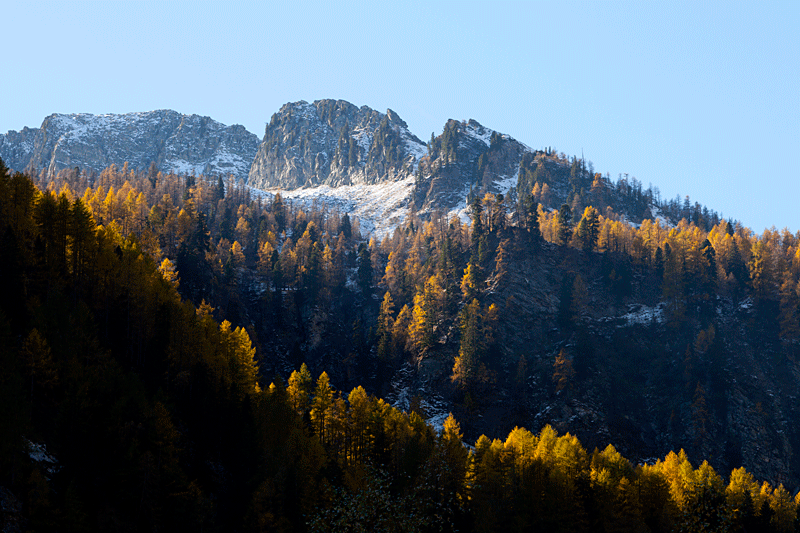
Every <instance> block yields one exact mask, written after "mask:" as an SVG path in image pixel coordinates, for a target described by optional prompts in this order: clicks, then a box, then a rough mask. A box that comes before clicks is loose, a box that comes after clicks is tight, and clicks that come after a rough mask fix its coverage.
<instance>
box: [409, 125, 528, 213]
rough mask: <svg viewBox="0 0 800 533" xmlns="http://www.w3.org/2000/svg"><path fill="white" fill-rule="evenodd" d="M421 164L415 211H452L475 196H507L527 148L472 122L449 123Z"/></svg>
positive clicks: (514, 182) (434, 141)
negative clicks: (471, 193) (480, 194)
mask: <svg viewBox="0 0 800 533" xmlns="http://www.w3.org/2000/svg"><path fill="white" fill-rule="evenodd" d="M430 144H431V146H430V153H429V154H428V155H427V156H426V157H425V158H424V159H423V160H422V162H421V163H420V171H419V172H418V174H417V182H416V184H415V185H416V186H415V198H414V201H415V203H416V206H417V208H418V209H420V210H422V211H430V210H433V209H437V208H438V209H453V208H456V207H457V206H458V205H459V204H463V203H464V202H465V198H466V197H467V195H468V194H469V192H470V190H472V191H473V192H474V193H478V192H492V193H498V192H502V193H505V192H507V191H508V190H509V189H510V188H511V187H514V186H515V185H516V181H517V174H518V173H519V162H520V160H521V159H522V157H523V155H524V154H525V153H526V152H530V151H531V150H530V148H528V147H527V146H525V145H523V144H522V143H520V142H518V141H516V140H514V139H512V138H511V137H509V136H508V135H504V134H501V133H498V132H496V131H494V130H491V129H489V128H485V127H483V126H482V125H480V124H479V123H478V122H476V121H475V120H469V121H465V122H459V121H456V120H452V119H451V120H449V121H448V122H447V124H446V125H445V128H444V131H443V132H442V134H441V135H439V136H438V137H436V138H435V139H433V140H432V142H431V143H430Z"/></svg>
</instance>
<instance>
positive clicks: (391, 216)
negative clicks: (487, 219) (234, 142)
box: [249, 100, 531, 237]
mask: <svg viewBox="0 0 800 533" xmlns="http://www.w3.org/2000/svg"><path fill="white" fill-rule="evenodd" d="M376 139H377V140H376ZM448 143H450V144H448ZM444 145H447V146H444ZM448 146H449V147H450V148H448ZM433 148H434V150H433V153H429V152H428V146H427V145H425V144H423V143H422V142H421V141H419V139H417V137H415V136H413V135H412V134H411V133H410V132H409V131H408V129H407V127H406V124H405V122H403V121H402V120H401V119H400V117H398V116H397V115H396V114H395V113H394V112H393V111H391V110H389V111H388V112H387V114H386V115H383V114H382V113H378V112H376V111H374V110H371V109H369V108H367V107H361V108H357V107H355V106H353V105H351V104H349V103H347V102H342V101H333V100H320V101H317V102H314V103H313V104H309V103H306V102H299V103H295V104H287V105H285V106H283V108H282V109H281V111H280V112H279V113H277V114H276V115H275V116H273V118H272V120H271V122H270V125H269V126H268V127H267V132H266V134H265V137H264V142H262V144H261V147H260V148H259V153H258V156H256V160H255V161H254V162H253V168H252V169H251V172H250V181H249V185H250V186H251V187H252V188H253V190H254V191H258V190H261V191H266V192H267V194H268V195H269V196H272V195H274V194H275V193H276V192H278V191H280V192H281V195H282V196H283V197H284V198H285V199H287V200H290V201H295V202H301V203H303V204H306V205H311V204H312V203H316V204H318V205H322V204H325V205H327V206H329V207H333V208H336V209H339V210H340V211H341V212H347V213H349V214H350V215H353V216H356V217H357V218H358V219H359V222H360V225H361V231H362V233H363V234H365V235H367V234H372V235H374V236H377V237H384V236H387V235H390V234H391V233H392V231H393V230H394V228H395V227H397V226H398V225H400V224H402V223H403V222H405V220H406V219H407V217H408V215H409V213H410V212H411V211H412V209H416V210H417V212H418V213H419V214H420V215H422V216H423V217H424V216H428V215H430V214H432V213H434V212H436V211H439V212H442V213H444V214H446V215H447V217H448V218H452V217H454V216H458V217H460V218H461V219H462V221H464V222H466V221H467V220H468V218H469V216H468V209H467V196H468V194H469V193H470V190H472V191H473V193H475V194H480V193H483V192H492V193H495V194H497V193H502V194H506V195H507V194H509V191H511V190H512V189H513V188H514V187H515V186H516V184H517V176H518V173H519V163H520V160H521V159H522V156H523V155H524V154H525V153H527V152H531V150H530V148H528V147H527V146H525V145H524V144H522V143H519V142H517V141H516V140H514V139H512V138H511V137H509V136H508V135H504V134H501V133H499V132H496V131H494V130H491V129H489V128H486V127H484V126H482V125H480V124H479V123H478V122H476V121H474V120H470V121H462V122H459V121H455V120H450V121H448V122H447V124H446V125H445V131H444V132H443V133H442V135H440V136H439V137H437V138H436V140H435V142H434V147H433ZM390 150H396V154H397V155H396V156H387V152H388V151H390Z"/></svg>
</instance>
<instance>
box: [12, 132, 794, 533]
mask: <svg viewBox="0 0 800 533" xmlns="http://www.w3.org/2000/svg"><path fill="white" fill-rule="evenodd" d="M439 149H441V150H447V146H446V143H444V144H443V145H442V146H441V147H439ZM526 164H527V163H526ZM530 168H531V169H532V171H531V173H529V174H526V173H525V172H521V174H520V185H519V186H518V189H517V192H516V194H514V195H509V197H508V198H506V197H504V196H503V195H499V194H498V195H493V194H484V195H478V194H475V195H472V197H471V209H470V212H471V222H470V224H464V223H462V222H460V221H459V219H458V218H454V219H453V220H446V219H445V218H444V217H443V216H442V215H434V216H432V217H430V218H429V219H428V220H424V219H422V218H420V217H417V216H415V215H412V216H411V217H410V220H409V221H407V223H406V224H405V225H403V226H401V227H400V228H398V229H397V230H396V231H395V232H394V234H393V235H391V236H389V237H387V238H385V239H383V240H378V239H375V238H372V239H370V240H365V239H364V238H362V236H361V234H360V231H359V227H358V225H359V224H358V221H357V220H351V219H350V217H349V216H348V215H347V214H346V213H339V212H337V211H335V210H330V209H328V208H327V207H326V206H324V205H319V206H317V205H314V206H310V207H309V206H300V205H292V204H290V203H286V202H284V201H283V199H282V198H281V197H280V195H276V196H275V197H274V198H271V199H270V200H269V201H268V200H266V199H264V197H262V196H259V195H254V194H253V193H252V192H251V191H250V190H249V189H248V188H247V187H246V186H244V185H243V184H241V183H239V184H237V183H234V182H232V181H230V180H226V179H224V178H223V177H220V176H193V175H192V176H176V175H172V174H163V173H161V172H158V171H157V170H156V169H155V167H154V166H151V168H150V169H149V170H146V171H137V170H133V169H130V168H128V166H127V165H125V166H123V167H122V168H118V167H116V166H111V167H109V168H107V169H105V170H104V171H103V172H101V173H99V174H94V173H90V172H84V171H82V170H81V169H79V168H76V169H70V170H64V171H61V172H60V173H59V174H58V176H52V177H44V175H35V174H34V175H32V176H31V175H25V174H21V173H18V172H17V173H12V172H10V171H9V170H8V169H7V168H6V167H5V166H4V165H3V164H2V162H0V284H1V285H2V287H1V288H0V294H2V295H3V296H2V300H0V357H2V361H0V395H1V396H2V398H0V405H3V406H5V407H4V408H2V409H0V417H2V421H0V497H1V499H2V515H1V518H2V524H3V527H4V528H5V529H4V530H7V531H37V530H39V531H106V530H113V531H155V530H168V531H171V530H197V531H217V530H225V531H310V532H317V531H476V532H484V531H500V530H508V531H601V532H602V531H606V532H612V531H641V532H647V531H652V532H668V531H686V532H689V531H692V532H695V531H746V532H752V531H769V532H781V533H784V532H793V531H800V512H798V507H800V493H798V492H795V493H794V494H793V493H792V492H793V491H792V490H791V488H792V487H790V488H789V489H787V488H786V487H784V485H783V484H780V483H778V484H777V485H776V486H773V485H772V484H770V483H768V482H766V481H763V480H759V479H756V477H754V476H753V474H752V473H750V472H748V471H747V470H746V469H745V468H743V467H741V465H738V466H737V467H735V468H732V469H731V470H730V472H719V473H718V472H717V471H715V469H714V468H713V467H712V466H711V464H709V462H706V461H703V459H704V457H702V456H701V457H691V458H690V457H689V456H688V455H687V452H685V451H684V450H683V449H680V448H678V449H677V452H676V451H671V452H669V453H667V454H665V455H663V456H662V457H660V458H658V459H657V460H653V461H651V462H646V463H638V462H636V463H634V462H632V461H630V460H628V459H626V458H625V457H624V456H623V454H622V453H620V452H619V451H618V450H617V449H615V447H614V446H612V445H611V444H610V443H606V445H603V446H598V447H595V448H594V449H593V450H591V451H590V450H589V449H587V448H585V447H584V445H583V444H582V443H581V441H580V440H579V439H578V437H576V436H575V435H573V434H570V433H559V432H558V431H557V430H556V429H554V428H553V427H552V426H549V425H545V426H543V427H536V428H533V427H532V428H529V429H530V430H529V429H524V428H522V427H514V428H513V429H510V431H509V430H506V432H505V434H502V435H501V434H498V435H492V436H491V438H490V437H487V436H485V435H480V436H477V438H472V439H468V438H467V437H465V435H464V432H463V431H462V428H461V423H463V422H460V421H459V420H461V417H462V415H463V416H464V417H469V416H470V413H473V412H474V410H475V409H477V408H478V407H479V406H480V404H481V402H482V401H485V400H482V398H484V397H486V396H487V395H489V391H490V390H492V389H493V388H496V387H497V386H499V385H498V382H499V381H501V378H499V377H498V376H503V375H504V374H503V372H504V370H503V369H504V368H505V367H504V365H505V362H506V361H507V360H511V361H513V362H514V365H515V368H516V370H515V371H516V372H518V374H519V375H521V376H522V377H521V378H520V379H519V380H518V383H523V384H524V383H525V381H526V377H527V374H526V373H530V371H529V370H526V366H525V364H526V359H525V357H524V356H522V354H518V353H512V354H509V353H508V351H509V348H508V345H509V342H510V341H507V336H508V326H507V325H504V324H505V323H506V321H505V320H504V317H505V316H506V313H508V312H509V311H508V308H507V307H505V306H504V304H503V303H502V302H498V301H497V297H496V295H497V294H498V293H499V291H500V289H499V287H502V286H503V284H504V283H506V282H507V280H508V279H509V278H511V277H512V276H513V275H514V268H516V267H515V265H516V264H517V263H518V262H520V261H522V260H523V259H524V258H526V257H529V256H537V255H538V256H540V257H541V256H544V255H548V254H550V255H558V256H559V257H561V256H564V257H567V256H569V257H571V256H572V255H574V256H576V257H579V258H583V259H582V260H583V261H588V260H587V259H586V258H587V257H596V258H597V262H598V264H599V265H600V266H599V267H598V268H599V270H600V271H601V272H602V273H603V275H602V284H604V286H603V288H602V289H598V290H602V291H604V293H607V294H609V295H611V297H614V298H625V297H626V295H629V294H631V293H632V292H633V291H635V290H636V288H637V287H639V286H643V285H645V284H646V285H648V286H651V287H654V288H653V289H652V290H653V291H655V292H656V293H657V297H658V298H659V299H661V300H663V301H664V302H665V304H666V315H667V319H666V320H667V325H666V327H667V328H670V331H671V337H672V338H674V339H677V340H676V341H675V343H676V345H680V349H681V350H682V349H683V348H686V361H687V362H686V366H685V368H684V370H683V373H682V375H681V376H680V377H679V378H677V381H678V382H679V384H678V385H677V386H678V387H680V388H681V389H682V390H683V389H685V392H684V394H687V395H689V397H691V399H692V401H694V402H695V403H694V404H692V405H693V406H694V407H693V411H692V413H693V415H694V417H695V418H694V419H693V424H694V425H693V430H692V431H693V432H694V433H693V434H694V435H697V439H698V442H702V441H703V432H704V431H709V432H710V431H711V430H710V429H708V430H706V425H709V426H710V422H707V419H708V418H710V416H711V414H710V413H711V412H712V411H714V410H715V409H717V406H716V404H715V403H714V398H715V396H714V394H715V391H718V390H719V387H721V386H722V385H720V384H719V381H718V380H717V379H716V378H715V376H716V374H715V373H714V369H713V365H712V364H710V363H708V361H710V360H713V357H714V356H715V355H714V354H719V353H722V352H721V351H720V350H722V348H721V347H720V344H719V340H718V341H717V342H716V343H715V339H718V337H721V336H722V333H721V332H722V330H723V328H722V326H721V325H720V324H719V323H718V321H717V318H716V315H717V313H716V310H715V307H714V305H715V304H714V303H715V302H716V301H718V300H720V299H723V298H731V299H735V300H736V301H737V302H738V301H741V300H744V299H747V301H749V302H751V305H752V307H753V309H754V311H753V315H752V316H753V319H752V321H751V323H749V324H747V325H745V326H743V327H746V328H751V329H752V330H753V331H758V332H759V334H761V335H763V336H764V338H765V339H766V341H765V344H767V345H769V346H771V348H770V349H771V350H772V351H771V352H770V353H773V354H774V356H773V359H774V361H773V362H772V363H771V364H774V365H775V368H778V369H782V368H788V367H789V366H787V365H791V364H794V362H795V361H796V360H797V357H798V355H800V349H798V346H799V345H800V232H798V233H796V234H792V233H791V232H789V231H788V230H783V231H777V230H774V229H769V230H765V231H764V232H763V233H762V234H760V235H759V234H755V233H753V232H752V231H751V230H749V229H748V228H746V227H743V226H742V225H740V224H737V223H735V222H733V223H732V222H731V221H729V220H724V219H721V218H720V217H719V216H718V215H716V213H713V212H709V211H708V210H707V209H704V208H702V207H700V206H695V207H692V206H685V205H680V204H678V202H677V201H674V202H671V203H664V204H663V205H664V207H665V211H668V209H667V207H669V206H672V207H669V209H673V210H675V211H676V212H677V213H678V214H680V211H681V209H686V210H687V211H686V212H685V213H684V215H683V216H681V219H680V220H678V221H676V222H675V223H674V224H668V223H665V222H664V221H663V219H658V218H657V219H655V220H654V219H652V218H649V217H643V218H642V221H641V222H640V223H635V224H634V223H632V222H630V221H629V220H628V219H627V218H626V217H624V216H622V215H620V214H619V213H617V212H615V210H614V207H613V206H614V205H617V204H615V203H614V201H615V200H614V198H619V195H618V191H619V190H627V191H633V192H630V195H631V197H632V198H634V199H635V198H636V197H638V195H640V194H641V189H640V188H637V187H635V186H634V187H633V188H630V187H628V188H625V186H623V187H620V186H619V184H617V186H616V187H613V190H612V186H611V184H610V181H609V180H608V179H607V178H605V179H604V178H603V177H602V176H600V175H599V174H596V175H594V176H593V177H592V185H591V186H590V187H589V188H588V189H586V188H584V190H583V191H582V194H579V195H577V196H578V197H579V199H578V200H575V196H576V195H575V194H573V195H572V198H573V201H572V202H564V203H561V201H560V200H559V198H560V196H559V193H558V191H554V192H553V193H550V192H548V190H547V189H549V186H548V185H547V183H546V182H545V181H543V180H545V179H547V177H546V175H545V174H544V170H546V165H544V164H542V165H538V166H531V167H530ZM536 168H540V169H543V170H539V171H538V174H536V172H537V171H536ZM589 174H591V173H588V172H587V171H586V170H585V169H582V170H581V172H580V173H579V175H580V176H582V178H581V179H588V178H587V177H586V176H588V175H589ZM526 180H527V181H526ZM576 183H577V182H576ZM580 189H581V187H578V186H576V187H575V188H574V191H576V192H580ZM520 191H525V192H524V193H520ZM527 191H530V192H529V193H528V192H527ZM636 191H639V192H638V193H637V192H636ZM554 202H555V203H554ZM687 203H688V202H687ZM584 204H585V205H584ZM686 215H688V217H687V216H686ZM693 216H694V220H693V218H692V217H693ZM559 254H560V255H559ZM564 254H566V255H564ZM570 254H572V255H570ZM592 254H594V255H592ZM576 272H577V271H573V272H567V273H566V274H565V275H564V276H563V278H562V279H561V280H560V285H559V287H558V289H557V290H558V291H559V298H558V312H557V315H556V316H555V320H556V321H557V323H558V324H559V330H558V333H557V334H558V335H565V336H572V335H576V336H580V334H581V332H582V331H584V329H582V328H583V325H584V324H586V323H587V320H588V319H587V316H589V315H590V314H591V310H590V309H589V307H591V306H589V304H588V301H589V298H590V295H589V294H588V293H589V292H590V291H593V290H594V288H593V287H594V285H593V284H592V283H590V282H589V280H586V279H582V278H581V275H580V273H576ZM717 331H720V333H719V334H717V333H716V332H717ZM565 346H566V348H565V349H564V350H562V351H559V352H558V353H557V354H556V355H555V356H554V357H553V358H552V359H551V360H548V362H547V365H546V368H547V372H548V374H549V375H548V376H547V377H548V378H549V379H550V383H549V384H548V388H549V389H550V391H551V393H552V394H554V395H555V394H570V392H569V391H570V389H572V388H574V387H577V386H579V383H580V379H582V378H581V376H582V375H584V374H587V373H588V370H587V369H590V368H592V365H596V364H597V363H596V360H597V359H596V357H597V356H595V360H594V361H595V362H594V363H593V362H592V359H591V358H584V359H580V357H578V354H577V353H572V352H571V351H570V350H572V348H570V347H569V346H567V345H565ZM442 354H444V356H446V358H447V359H446V360H447V365H446V374H447V382H448V384H449V385H448V387H449V388H448V389H447V390H448V391H449V392H448V394H449V395H450V397H451V398H452V401H453V403H454V405H457V406H458V409H454V414H455V416H454V414H451V415H450V416H449V417H447V418H446V420H445V421H444V423H443V425H442V427H440V428H434V427H433V426H432V425H430V424H427V423H426V420H425V419H426V412H425V411H426V408H425V404H424V402H423V401H422V400H423V399H421V398H416V397H415V398H413V399H412V401H411V402H410V403H409V405H408V408H407V409H406V408H404V409H400V408H398V407H394V406H392V404H390V403H388V402H387V401H386V400H385V399H384V396H385V395H386V393H388V392H389V390H390V387H389V382H390V380H391V377H392V376H393V375H394V374H395V373H396V372H397V371H398V370H399V369H401V368H402V367H403V366H404V365H407V364H409V363H413V364H422V363H424V362H426V361H430V360H432V359H433V358H434V356H437V357H438V356H441V355H442ZM612 355H613V354H612ZM517 360H519V362H520V364H519V365H518V366H517V365H516V361H517ZM511 381H514V380H513V379H512V380H511ZM348 390H349V391H350V392H347V391H348ZM521 391H522V392H520V394H521V395H523V396H524V395H525V394H526V393H525V389H524V388H523V389H521ZM707 400H708V405H706V401H707ZM476 406H478V407H476ZM704 417H705V418H704ZM45 446H46V450H47V453H44V454H42V453H39V454H38V455H37V454H36V453H34V452H35V451H37V450H38V451H40V452H41V450H43V449H44V447H45ZM696 448H697V449H698V450H702V449H703V447H702V446H701V445H698V446H696ZM795 476H796V473H795ZM787 479H789V477H788V474H787ZM794 490H797V489H796V488H794Z"/></svg>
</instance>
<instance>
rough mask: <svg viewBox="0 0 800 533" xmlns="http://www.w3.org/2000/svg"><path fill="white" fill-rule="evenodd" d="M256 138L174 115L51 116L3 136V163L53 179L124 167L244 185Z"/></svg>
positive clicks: (0, 154) (204, 120) (204, 119)
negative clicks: (229, 178) (71, 171)
mask: <svg viewBox="0 0 800 533" xmlns="http://www.w3.org/2000/svg"><path fill="white" fill-rule="evenodd" d="M257 149H258V137H257V136H256V135H254V134H252V133H250V132H248V131H247V130H246V129H245V128H244V127H243V126H240V125H233V126H225V125H224V124H221V123H219V122H217V121H215V120H212V119H211V118H209V117H201V116H198V115H183V114H181V113H178V112H176V111H171V110H158V111H150V112H145V113H127V114H122V115H114V114H108V115H91V114H87V113H80V114H71V115H64V114H53V115H50V116H49V117H47V118H45V119H44V121H43V122H42V125H41V127H39V128H23V130H22V131H20V132H16V131H9V132H8V133H6V134H5V135H0V157H2V158H3V160H4V161H5V163H6V165H7V166H8V167H9V168H12V169H14V170H19V171H22V170H25V169H36V170H37V171H44V172H45V173H46V174H47V175H54V174H56V173H58V171H59V170H62V169H65V168H73V167H80V168H82V169H90V170H94V171H97V172H99V171H101V170H102V169H104V168H106V167H108V166H110V165H112V164H115V165H118V166H122V164H124V163H125V162H127V163H128V164H129V166H130V167H131V168H134V169H146V168H148V167H149V166H150V164H151V163H155V165H156V168H157V169H158V170H160V171H162V172H174V173H185V174H190V173H193V172H194V173H195V174H201V173H203V174H224V175H228V174H232V175H233V176H234V177H235V178H236V179H246V178H247V173H248V171H249V169H250V164H251V162H252V161H253V158H254V157H255V154H256V150H257Z"/></svg>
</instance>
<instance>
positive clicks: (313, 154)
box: [249, 100, 425, 190]
mask: <svg viewBox="0 0 800 533" xmlns="http://www.w3.org/2000/svg"><path fill="white" fill-rule="evenodd" d="M424 153H425V144H424V143H423V142H422V141H420V140H419V139H418V138H417V137H415V136H414V135H413V134H412V133H411V132H409V131H408V127H407V125H406V123H405V122H404V121H403V120H402V119H401V118H400V117H399V116H397V114H396V113H395V112H393V111H392V110H391V109H390V110H388V111H387V113H386V114H385V115H384V114H383V113H380V112H378V111H375V110H373V109H370V108H369V107H367V106H362V107H360V108H359V107H356V106H354V105H353V104H350V103H349V102H345V101H343V100H318V101H316V102H314V103H313V104H309V103H307V102H304V101H301V102H296V103H290V104H286V105H284V106H283V107H282V108H281V110H280V111H278V113H276V114H275V115H273V116H272V119H271V120H270V123H269V125H268V126H267V128H266V131H265V133H264V140H263V142H262V143H261V146H260V147H259V149H258V154H257V155H256V157H255V160H254V161H253V165H252V167H251V169H250V178H249V184H250V185H251V186H253V187H256V188H261V189H269V188H281V189H289V190H291V189H297V188H301V187H313V186H318V185H329V186H331V187H336V186H340V185H355V184H375V183H381V182H384V181H397V180H400V179H403V178H406V177H408V176H409V175H411V174H412V173H413V171H414V170H415V169H416V166H417V164H418V161H419V159H420V158H421V157H422V155H423V154H424Z"/></svg>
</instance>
